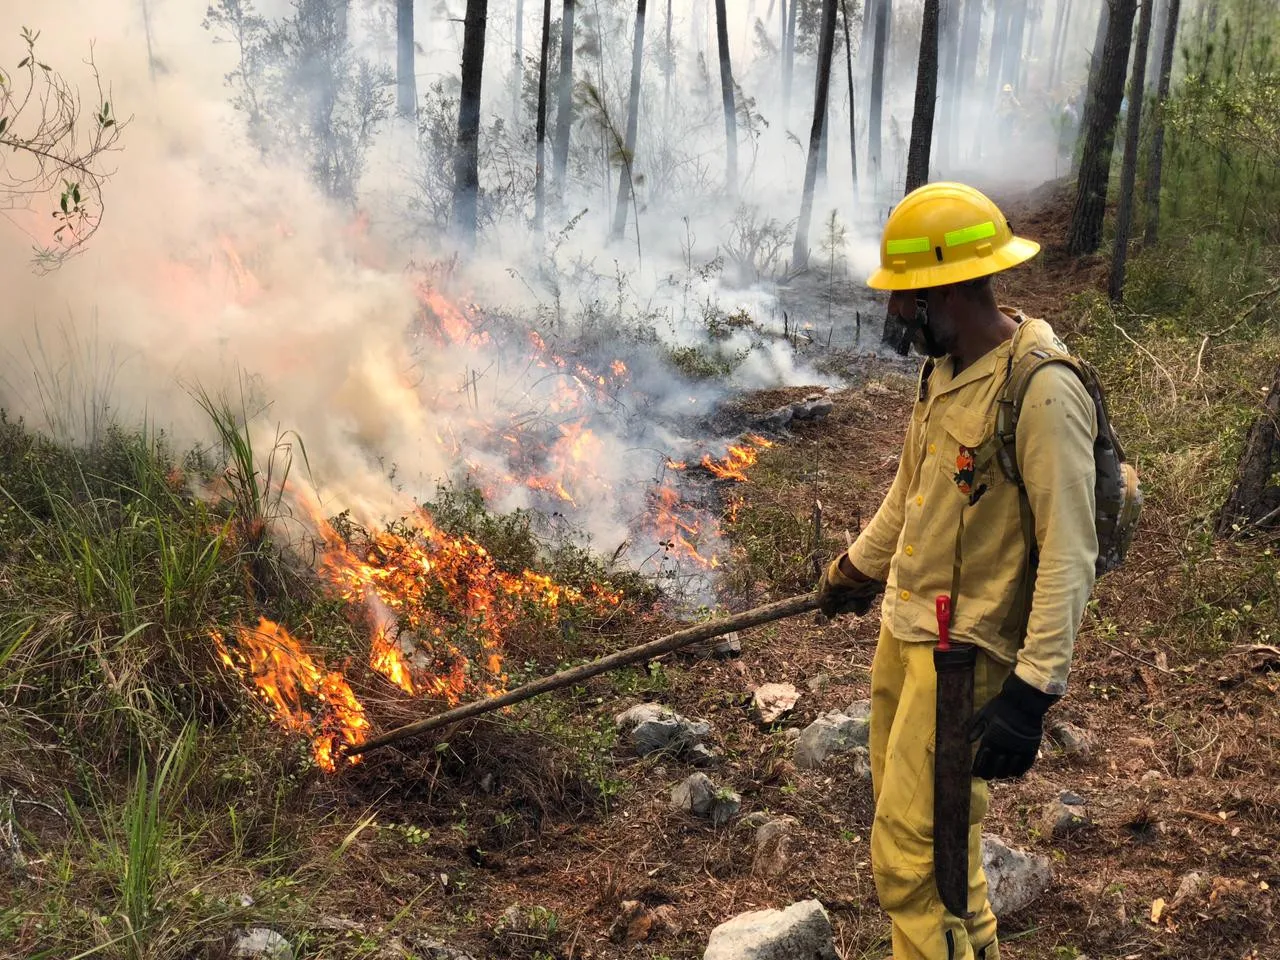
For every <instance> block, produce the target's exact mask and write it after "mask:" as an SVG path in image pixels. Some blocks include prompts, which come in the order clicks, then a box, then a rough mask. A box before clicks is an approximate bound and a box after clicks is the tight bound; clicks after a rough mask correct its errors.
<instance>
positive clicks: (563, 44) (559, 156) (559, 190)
mask: <svg viewBox="0 0 1280 960" xmlns="http://www.w3.org/2000/svg"><path fill="white" fill-rule="evenodd" d="M575 8H576V0H564V8H563V13H562V14H561V17H560V77H559V79H558V81H557V90H556V141H555V144H554V147H553V149H552V151H551V172H552V176H554V177H555V181H556V198H557V200H559V201H560V202H563V201H564V192H565V179H566V176H565V174H566V171H567V170H568V166H569V131H570V128H571V127H572V126H573V14H574V10H575Z"/></svg>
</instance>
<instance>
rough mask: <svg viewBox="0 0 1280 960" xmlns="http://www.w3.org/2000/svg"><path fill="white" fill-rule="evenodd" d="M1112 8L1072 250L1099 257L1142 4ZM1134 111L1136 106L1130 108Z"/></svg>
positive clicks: (1131, 0)
mask: <svg viewBox="0 0 1280 960" xmlns="http://www.w3.org/2000/svg"><path fill="white" fill-rule="evenodd" d="M1108 2H1109V3H1110V4H1111V12H1110V21H1109V24H1108V27H1107V40H1106V43H1105V44H1103V49H1102V60H1101V62H1100V64H1099V67H1098V70H1099V73H1098V77H1097V82H1096V84H1094V98H1093V109H1092V110H1091V111H1090V117H1089V125H1088V128H1087V129H1086V130H1085V131H1084V148H1083V150H1082V151H1081V154H1080V174H1079V176H1078V177H1077V178H1076V201H1075V208H1074V209H1073V211H1072V214H1071V229H1070V233H1069V234H1068V238H1067V250H1068V251H1069V252H1071V253H1073V254H1077V255H1078V254H1082V253H1093V252H1094V251H1096V250H1097V249H1098V246H1099V245H1100V244H1101V243H1102V219H1103V215H1104V213H1105V211H1106V207H1107V181H1108V180H1109V179H1110V176H1111V155H1112V153H1113V152H1114V150H1115V136H1116V118H1117V117H1118V116H1119V114H1120V101H1121V100H1122V99H1123V98H1124V75H1125V68H1126V67H1127V66H1128V65H1129V46H1130V35H1131V34H1132V32H1133V16H1134V13H1135V8H1136V7H1137V0H1108ZM1130 109H1132V107H1131V108H1130Z"/></svg>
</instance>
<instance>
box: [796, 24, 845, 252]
mask: <svg viewBox="0 0 1280 960" xmlns="http://www.w3.org/2000/svg"><path fill="white" fill-rule="evenodd" d="M793 2H794V0H793ZM835 45H836V0H822V34H821V37H820V38H819V41H818V75H817V77H816V78H815V79H814V84H813V88H814V89H813V125H812V127H810V129H809V154H808V160H807V162H806V163H805V169H804V194H803V196H802V198H801V201H800V220H799V221H798V223H797V224H796V242H795V245H794V246H793V247H792V249H791V264H792V267H793V268H795V269H801V268H803V267H805V266H807V265H808V263H809V223H810V221H811V219H812V217H813V189H814V186H815V184H816V183H817V179H818V151H819V148H820V146H821V144H822V138H823V136H824V135H825V131H824V130H823V127H824V126H825V125H826V121H827V95H828V93H829V87H830V85H831V57H832V54H833V53H834V52H835Z"/></svg>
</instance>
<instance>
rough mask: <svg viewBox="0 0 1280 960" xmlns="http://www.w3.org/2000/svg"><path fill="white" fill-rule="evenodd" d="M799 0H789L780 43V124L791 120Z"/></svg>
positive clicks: (785, 123) (784, 124)
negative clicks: (783, 34) (785, 30)
mask: <svg viewBox="0 0 1280 960" xmlns="http://www.w3.org/2000/svg"><path fill="white" fill-rule="evenodd" d="M799 6H800V0H791V8H790V10H789V11H788V12H787V35H786V36H785V37H784V38H783V43H782V125H783V126H784V127H785V126H786V125H787V123H788V122H790V120H791V85H792V83H793V82H794V81H795V73H796V8H797V7H799Z"/></svg>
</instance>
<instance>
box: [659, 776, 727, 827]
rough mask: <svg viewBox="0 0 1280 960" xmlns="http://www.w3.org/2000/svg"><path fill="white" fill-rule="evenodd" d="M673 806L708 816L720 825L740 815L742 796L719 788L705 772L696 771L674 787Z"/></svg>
mask: <svg viewBox="0 0 1280 960" xmlns="http://www.w3.org/2000/svg"><path fill="white" fill-rule="evenodd" d="M671 806H673V807H675V808H676V809H677V810H688V811H689V812H690V813H692V814H693V815H694V816H698V817H706V818H707V819H709V820H710V821H711V822H712V824H714V825H715V826H717V827H719V826H723V825H724V824H726V823H728V822H729V821H730V820H732V819H733V818H734V817H736V816H737V815H738V812H739V811H740V810H741V809H742V797H740V796H738V794H736V793H735V792H734V791H732V790H728V789H723V788H717V787H716V785H715V784H714V783H712V782H711V778H710V777H708V776H707V775H706V774H705V773H695V774H692V775H691V776H690V777H689V778H688V779H686V780H685V781H684V782H683V783H679V784H677V785H676V786H675V787H674V788H672V790H671Z"/></svg>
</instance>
